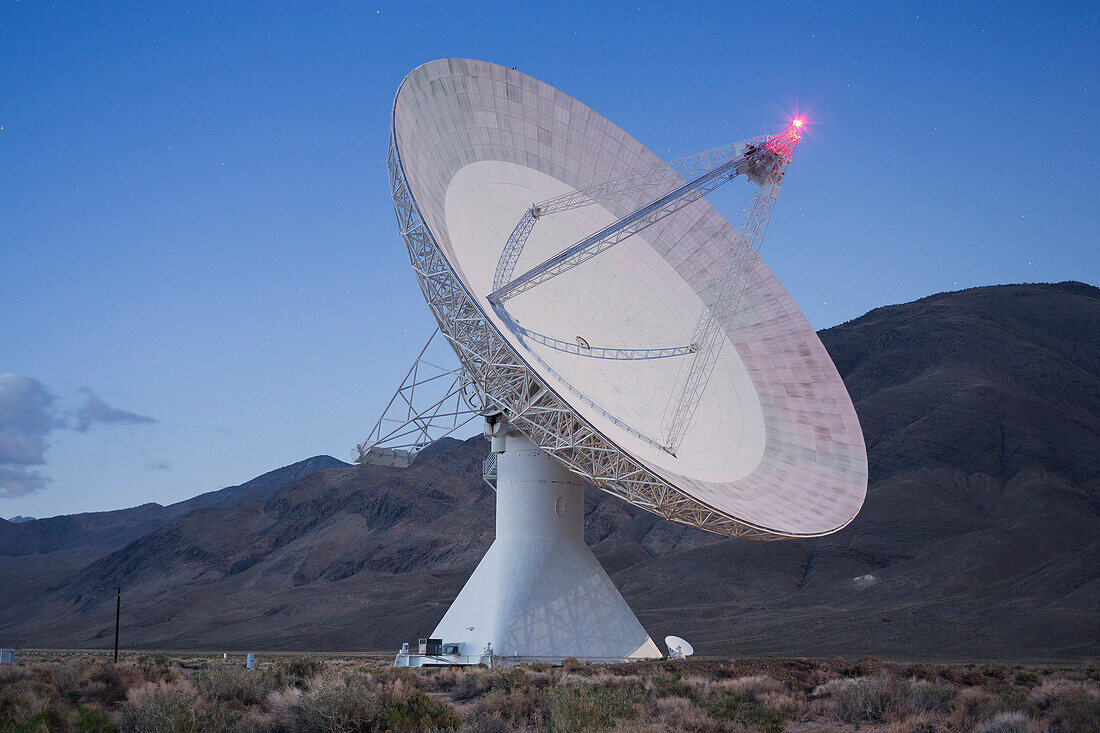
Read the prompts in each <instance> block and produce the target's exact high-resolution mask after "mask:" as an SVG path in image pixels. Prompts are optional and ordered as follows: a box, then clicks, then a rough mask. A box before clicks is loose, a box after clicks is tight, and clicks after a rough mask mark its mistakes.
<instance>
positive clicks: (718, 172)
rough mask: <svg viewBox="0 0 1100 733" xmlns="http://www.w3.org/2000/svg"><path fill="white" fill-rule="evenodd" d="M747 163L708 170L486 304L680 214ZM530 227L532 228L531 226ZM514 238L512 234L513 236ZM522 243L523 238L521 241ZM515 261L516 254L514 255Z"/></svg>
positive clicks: (587, 239)
mask: <svg viewBox="0 0 1100 733" xmlns="http://www.w3.org/2000/svg"><path fill="white" fill-rule="evenodd" d="M750 163H751V160H750V159H749V158H748V157H747V156H737V157H735V158H733V159H731V160H727V161H726V162H725V163H722V164H721V165H719V166H717V167H716V168H712V169H711V170H709V171H707V172H706V173H703V174H702V175H700V176H697V177H696V178H693V179H692V180H690V181H688V182H687V183H685V184H683V185H682V186H679V187H678V188H676V189H674V190H672V191H670V192H669V193H666V194H665V195H664V196H661V197H660V198H658V199H657V200H656V201H654V202H652V203H650V204H647V205H645V206H643V207H642V208H640V209H638V210H637V211H634V212H632V213H630V214H627V215H626V216H624V217H623V218H621V219H619V220H618V221H616V222H614V223H612V224H609V225H608V226H606V227H604V228H603V229H601V230H600V231H598V232H596V233H595V234H591V235H589V236H587V237H585V238H584V239H582V240H581V241H579V242H577V243H576V244H574V245H573V246H572V247H569V248H567V249H565V250H564V251H562V252H559V253H558V254H556V255H554V256H553V257H550V258H549V259H547V260H545V261H544V262H542V263H540V264H539V265H536V266H535V267H533V268H531V269H530V270H528V271H527V272H525V273H524V274H522V275H520V276H519V277H517V278H514V279H513V280H512V281H510V282H508V283H507V284H505V285H502V286H501V287H499V288H497V289H496V290H494V291H493V292H492V293H490V294H489V302H490V303H492V304H493V305H494V306H495V305H500V304H501V303H503V302H504V301H505V300H507V299H509V298H514V297H515V296H517V295H519V294H520V293H524V292H526V291H528V290H530V289H531V288H534V287H536V286H538V285H541V284H542V283H544V282H546V281H547V280H551V279H553V278H555V277H557V276H558V275H561V274H562V273H564V272H568V271H569V270H572V269H573V268H574V267H576V266H577V265H580V264H583V263H584V262H587V261H588V260H590V259H592V258H593V257H595V256H596V255H598V254H599V253H601V252H603V251H605V250H607V249H610V248H611V247H613V246H615V245H616V244H618V243H619V242H622V241H623V240H625V239H628V238H629V237H631V236H633V235H635V234H637V233H638V232H640V231H643V230H644V229H647V228H648V227H650V226H652V225H653V224H656V223H657V222H659V221H661V220H662V219H664V218H666V217H668V216H670V215H672V214H674V213H676V212H677V211H680V210H681V209H683V208H684V207H686V206H688V205H690V204H692V203H694V202H695V201H698V200H699V199H701V198H703V197H704V196H706V195H707V194H709V193H710V192H712V191H714V190H715V189H716V188H718V187H719V186H721V185H722V184H724V183H728V182H729V181H731V180H733V178H734V177H735V176H736V175H738V173H740V172H741V170H742V169H744V168H745V167H746V166H747V165H749V164H750ZM527 216H531V217H532V218H537V216H538V214H537V212H536V211H535V210H534V209H532V210H530V211H529V212H528V213H527V214H526V215H525V218H526V217H527ZM532 225H533V224H532ZM513 234H515V232H513ZM524 239H526V237H524ZM516 257H517V258H518V253H517V255H516Z"/></svg>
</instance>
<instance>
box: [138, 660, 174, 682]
mask: <svg viewBox="0 0 1100 733" xmlns="http://www.w3.org/2000/svg"><path fill="white" fill-rule="evenodd" d="M137 668H138V669H139V670H140V671H141V674H142V676H143V677H144V678H145V679H146V680H148V681H149V682H174V681H175V680H178V679H179V678H180V668H179V666H178V665H177V664H174V663H173V662H172V660H171V658H169V657H168V656H167V655H165V654H157V655H154V656H149V655H148V654H142V655H141V656H139V657H138V658H137Z"/></svg>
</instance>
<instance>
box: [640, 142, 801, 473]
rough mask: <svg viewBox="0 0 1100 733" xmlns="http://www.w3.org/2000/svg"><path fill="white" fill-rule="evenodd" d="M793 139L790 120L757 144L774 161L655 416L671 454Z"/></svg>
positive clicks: (735, 298)
mask: <svg viewBox="0 0 1100 733" xmlns="http://www.w3.org/2000/svg"><path fill="white" fill-rule="evenodd" d="M798 139H799V132H798V126H797V125H791V127H790V128H789V129H788V130H787V131H786V132H784V133H783V134H781V135H776V136H774V137H771V138H768V139H766V140H765V141H763V142H762V145H761V149H762V150H764V151H767V152H768V153H770V155H771V156H773V157H774V164H773V166H772V167H771V169H770V170H769V171H768V172H766V173H765V174H764V175H763V177H762V179H761V181H760V184H761V185H760V188H759V189H757V190H756V192H755V193H753V196H752V200H751V202H750V203H749V205H748V207H747V208H746V210H745V213H744V216H743V217H742V219H741V222H740V225H739V226H738V227H737V228H736V229H735V230H734V231H733V232H732V236H730V237H728V239H729V240H732V241H728V243H727V246H726V247H725V248H724V251H725V252H726V262H725V265H724V267H723V274H722V276H721V277H720V278H719V279H718V280H717V281H716V283H715V288H714V289H713V291H712V292H713V293H714V297H713V300H712V301H711V302H710V303H708V307H707V309H706V310H705V311H704V312H703V316H702V318H700V319H699V323H698V324H697V325H696V327H695V334H694V336H693V337H692V341H691V343H692V345H693V346H694V347H696V348H695V353H694V354H693V356H692V358H691V359H690V360H689V361H688V362H687V364H686V365H685V366H686V369H685V370H681V378H680V379H678V380H677V386H680V385H682V387H680V389H679V390H674V391H673V392H672V394H673V395H678V396H676V397H674V398H670V401H669V406H668V407H667V408H666V409H665V413H664V419H662V421H661V429H662V431H663V432H664V434H665V450H667V451H668V452H669V453H672V454H673V455H675V453H676V451H677V450H678V449H679V447H680V442H681V441H682V440H683V439H684V435H685V434H686V433H687V429H688V427H689V426H690V425H691V420H692V418H693V417H694V416H695V411H696V409H697V408H698V406H699V400H700V399H701V398H702V396H703V391H704V390H705V389H706V386H707V382H708V381H710V375H711V372H713V371H714V364H715V362H716V361H717V360H718V356H719V354H720V353H721V351H722V344H723V343H724V339H720V338H719V336H720V334H721V333H722V323H723V322H725V321H726V320H727V319H728V318H729V316H730V315H732V314H733V313H734V312H735V311H736V310H737V306H738V305H739V304H740V302H741V295H742V294H743V293H744V291H745V285H746V284H747V283H748V280H749V275H750V271H751V268H752V265H753V261H754V259H755V258H754V255H755V254H756V252H757V251H758V250H759V249H760V242H761V241H763V239H764V232H765V231H766V230H767V228H768V222H769V221H770V219H771V213H772V206H773V205H774V204H775V200H776V198H777V197H778V196H779V183H780V182H781V181H782V180H783V175H784V173H785V172H786V170H787V165H788V164H789V163H790V162H791V155H792V154H793V153H794V147H795V145H797V144H798ZM750 175H751V174H750ZM673 400H674V401H673Z"/></svg>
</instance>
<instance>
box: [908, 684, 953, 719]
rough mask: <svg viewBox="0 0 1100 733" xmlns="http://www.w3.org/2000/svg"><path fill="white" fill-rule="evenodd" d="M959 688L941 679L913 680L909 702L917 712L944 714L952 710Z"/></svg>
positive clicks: (910, 685) (910, 686)
mask: <svg viewBox="0 0 1100 733" xmlns="http://www.w3.org/2000/svg"><path fill="white" fill-rule="evenodd" d="M958 694H959V690H958V688H956V687H955V686H954V685H950V684H948V683H946V682H940V681H939V680H911V681H910V682H909V704H910V706H911V708H912V711H913V712H914V713H916V714H918V715H919V714H921V713H936V714H944V713H948V712H950V711H951V708H952V707H953V706H954V704H955V698H956V697H957V696H958Z"/></svg>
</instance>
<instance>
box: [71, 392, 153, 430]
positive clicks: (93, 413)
mask: <svg viewBox="0 0 1100 733" xmlns="http://www.w3.org/2000/svg"><path fill="white" fill-rule="evenodd" d="M80 391H81V392H83V393H84V404H83V405H81V406H80V407H78V408H77V409H76V410H74V411H73V419H74V420H76V430H77V431H78V432H81V433H83V432H86V431H87V430H88V428H90V427H92V426H93V425H95V424H97V423H98V424H102V425H155V424H156V423H157V419H156V418H153V417H149V416H148V415H139V414H137V413H136V412H130V411H129V410H120V409H119V408H117V407H111V406H110V405H108V404H107V403H106V402H104V401H103V400H101V399H99V397H97V396H96V395H95V393H94V392H92V390H90V389H88V388H87V387H85V388H82V389H81V390H80Z"/></svg>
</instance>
